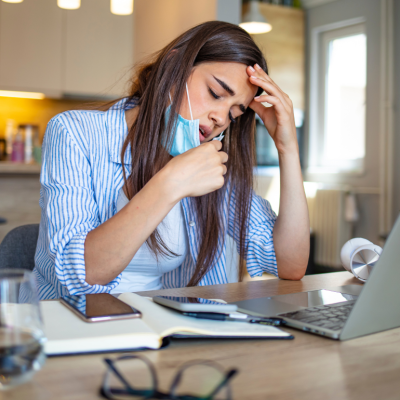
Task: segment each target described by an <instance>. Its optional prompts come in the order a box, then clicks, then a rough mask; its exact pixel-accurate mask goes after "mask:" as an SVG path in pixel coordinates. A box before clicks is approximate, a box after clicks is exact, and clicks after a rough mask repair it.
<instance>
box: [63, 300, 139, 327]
mask: <svg viewBox="0 0 400 400" xmlns="http://www.w3.org/2000/svg"><path fill="white" fill-rule="evenodd" d="M61 302H62V303H63V304H64V305H65V306H67V307H68V308H69V309H70V310H72V311H74V312H75V313H76V314H78V316H80V317H81V318H83V319H84V320H86V321H90V322H100V321H109V320H114V319H128V318H140V317H141V313H140V311H138V310H136V309H135V308H133V307H131V306H129V305H128V304H126V303H124V302H123V301H121V300H119V299H117V298H116V297H114V296H112V295H111V294H108V293H98V294H86V295H82V296H63V297H62V298H61Z"/></svg>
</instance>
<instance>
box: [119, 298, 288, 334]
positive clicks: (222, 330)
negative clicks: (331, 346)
mask: <svg viewBox="0 0 400 400" xmlns="http://www.w3.org/2000/svg"><path fill="white" fill-rule="evenodd" d="M118 298H119V299H120V300H122V301H124V302H125V303H127V304H129V305H130V306H131V307H134V308H137V309H138V310H139V311H141V312H142V319H143V321H144V322H145V323H146V325H147V326H149V327H150V328H151V329H152V330H153V331H154V332H156V333H158V334H159V335H160V337H165V336H169V335H172V334H174V333H178V332H179V333H182V332H191V333H199V334H203V335H207V336H221V337H225V336H226V337H282V338H285V337H289V336H291V335H290V334H289V333H286V332H284V331H282V330H280V329H278V328H276V327H274V326H266V325H258V324H248V323H244V322H232V321H212V320H205V319H196V318H191V317H186V316H184V315H181V314H179V313H178V312H176V311H173V310H170V309H168V308H167V307H163V306H161V305H159V304H156V303H154V302H152V301H150V300H148V299H146V298H145V297H142V296H139V295H137V294H134V293H123V294H121V295H120V296H119V297H118Z"/></svg>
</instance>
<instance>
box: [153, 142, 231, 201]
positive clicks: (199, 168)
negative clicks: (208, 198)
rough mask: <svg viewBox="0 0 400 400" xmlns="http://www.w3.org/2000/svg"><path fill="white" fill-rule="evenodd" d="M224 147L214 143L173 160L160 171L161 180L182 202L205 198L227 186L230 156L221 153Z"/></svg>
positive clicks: (189, 151)
mask: <svg viewBox="0 0 400 400" xmlns="http://www.w3.org/2000/svg"><path fill="white" fill-rule="evenodd" d="M221 148H222V143H221V142H220V141H218V140H212V141H210V142H207V143H203V144H201V145H200V146H198V147H196V148H194V149H191V150H188V151H186V152H185V153H183V154H181V155H179V156H176V157H174V158H173V159H172V160H171V161H169V162H168V164H167V165H166V166H165V167H164V168H163V169H162V170H161V171H160V174H161V175H162V179H163V180H164V182H165V183H167V185H168V191H169V190H171V191H173V192H174V193H175V194H176V195H177V196H178V197H179V200H180V199H182V198H184V197H196V196H203V195H205V194H207V193H211V192H213V191H215V190H217V189H220V188H221V187H222V186H223V185H224V177H223V176H224V175H225V174H226V166H225V165H224V163H226V162H227V161H228V154H226V153H225V152H223V151H220V150H221Z"/></svg>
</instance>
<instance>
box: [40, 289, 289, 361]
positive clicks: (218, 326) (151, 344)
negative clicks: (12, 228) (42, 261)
mask: <svg viewBox="0 0 400 400" xmlns="http://www.w3.org/2000/svg"><path fill="white" fill-rule="evenodd" d="M119 299H120V300H122V301H123V302H125V303H127V304H129V305H130V306H131V307H134V308H136V309H138V310H140V311H141V312H142V318H136V319H128V320H120V321H108V322H96V323H87V322H84V321H83V320H81V319H80V318H79V317H78V316H76V315H75V314H73V313H72V312H71V311H69V310H68V309H67V308H66V307H65V306H63V305H62V304H61V303H60V302H59V301H42V302H40V305H41V310H42V315H43V320H44V327H45V334H46V337H47V342H46V343H45V352H46V354H47V355H58V354H75V353H90V352H99V351H119V350H130V349H138V348H150V349H158V348H160V347H161V344H162V339H163V338H164V337H167V336H173V335H179V334H189V335H190V334H197V335H204V337H213V338H268V339H291V338H293V337H292V336H291V335H290V334H289V333H286V332H284V331H282V330H280V329H278V328H276V327H273V326H265V325H257V324H248V323H243V322H231V321H229V322H228V321H211V320H204V319H202V320H199V319H195V318H191V317H186V316H183V315H180V314H179V313H177V312H176V311H173V310H169V309H168V308H165V307H163V306H160V305H158V304H155V303H153V302H152V301H151V300H149V299H146V298H145V297H142V296H139V295H137V294H134V293H123V294H121V295H120V296H119Z"/></svg>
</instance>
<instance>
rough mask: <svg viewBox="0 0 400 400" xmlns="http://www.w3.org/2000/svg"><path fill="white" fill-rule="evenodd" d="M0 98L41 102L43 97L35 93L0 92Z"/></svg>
mask: <svg viewBox="0 0 400 400" xmlns="http://www.w3.org/2000/svg"><path fill="white" fill-rule="evenodd" d="M0 97H19V98H21V99H36V100H43V99H44V98H45V95H44V94H43V93H36V92H15V91H11V90H0Z"/></svg>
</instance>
